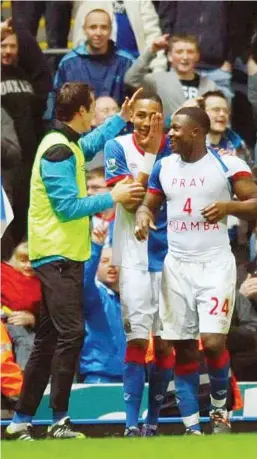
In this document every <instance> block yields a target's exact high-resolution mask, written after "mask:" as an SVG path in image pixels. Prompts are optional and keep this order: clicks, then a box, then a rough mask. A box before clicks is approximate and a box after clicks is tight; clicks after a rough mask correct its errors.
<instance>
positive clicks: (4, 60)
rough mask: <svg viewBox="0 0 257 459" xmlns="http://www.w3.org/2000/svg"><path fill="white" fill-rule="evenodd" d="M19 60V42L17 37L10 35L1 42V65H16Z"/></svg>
mask: <svg viewBox="0 0 257 459" xmlns="http://www.w3.org/2000/svg"><path fill="white" fill-rule="evenodd" d="M17 60H18V41H17V36H16V35H14V34H13V35H8V36H7V37H6V39H5V40H3V41H2V42H1V64H2V65H16V64H17Z"/></svg>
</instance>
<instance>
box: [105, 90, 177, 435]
mask: <svg viewBox="0 0 257 459" xmlns="http://www.w3.org/2000/svg"><path fill="white" fill-rule="evenodd" d="M161 113H162V103H161V99H160V98H159V97H158V96H153V97H147V96H145V95H144V94H141V95H140V96H139V97H137V98H136V101H135V103H134V106H133V110H132V118H131V121H132V122H133V124H134V128H135V132H134V133H133V134H127V135H125V136H119V137H116V139H115V140H112V141H109V142H107V144H106V146H105V152H104V154H105V171H106V182H107V184H108V185H109V186H110V185H111V184H113V183H117V182H118V181H119V180H122V179H124V177H129V180H135V181H137V182H140V183H141V184H142V185H143V186H145V187H147V182H148V178H149V175H150V173H151V171H152V168H153V165H154V163H155V161H156V160H158V159H159V158H163V157H165V156H167V155H170V153H171V149H170V141H169V139H168V138H167V136H164V135H163V123H162V115H161ZM145 151H146V152H150V153H145ZM152 153H154V154H152ZM157 153H158V154H157ZM135 212H136V207H135V206H127V205H126V206H117V207H116V216H115V224H114V233H113V264H115V265H118V266H120V298H121V305H122V312H123V321H124V328H125V331H126V336H127V350H126V357H125V366H124V378H123V380H124V400H125V404H126V430H125V435H126V436H137V435H139V429H138V416H139V409H140V404H141V399H142V395H143V390H144V382H145V358H146V352H147V347H148V341H149V338H150V334H151V333H152V334H153V335H154V348H155V363H154V364H153V365H152V366H151V370H150V373H149V403H148V417H147V420H146V424H145V425H144V426H143V429H142V432H141V434H142V435H144V436H150V435H151V436H152V435H154V434H156V432H157V420H158V415H159V411H160V407H161V405H162V401H163V398H164V396H165V394H166V389H167V386H168V383H169V381H170V379H171V367H172V366H173V355H172V353H171V352H170V350H169V348H168V347H167V346H166V349H164V346H163V342H162V341H161V339H160V329H159V315H158V309H159V291H160V278H161V271H162V266H163V261H164V258H165V255H166V253H167V248H168V244H167V216H166V205H164V206H163V208H162V209H160V211H159V212H158V215H157V218H156V225H157V230H156V231H154V233H153V234H150V238H149V241H148V242H145V243H143V244H142V243H140V242H139V241H137V239H136V237H135V234H134V232H135Z"/></svg>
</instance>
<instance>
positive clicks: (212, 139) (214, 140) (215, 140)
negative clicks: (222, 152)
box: [207, 132, 222, 145]
mask: <svg viewBox="0 0 257 459" xmlns="http://www.w3.org/2000/svg"><path fill="white" fill-rule="evenodd" d="M221 138H222V134H221V133H219V132H209V133H208V134H207V140H208V143H210V144H211V145H219V143H220V141H221Z"/></svg>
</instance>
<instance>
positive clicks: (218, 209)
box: [201, 201, 227, 223]
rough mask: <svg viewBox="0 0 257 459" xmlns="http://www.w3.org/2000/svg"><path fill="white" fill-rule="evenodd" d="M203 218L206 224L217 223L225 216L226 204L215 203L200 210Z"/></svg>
mask: <svg viewBox="0 0 257 459" xmlns="http://www.w3.org/2000/svg"><path fill="white" fill-rule="evenodd" d="M201 214H202V216H203V218H205V220H206V221H207V222H208V223H217V222H218V221H220V220H222V218H224V217H225V216H226V215H227V202H226V201H217V202H214V203H212V204H210V205H209V206H207V207H205V208H204V209H202V210H201Z"/></svg>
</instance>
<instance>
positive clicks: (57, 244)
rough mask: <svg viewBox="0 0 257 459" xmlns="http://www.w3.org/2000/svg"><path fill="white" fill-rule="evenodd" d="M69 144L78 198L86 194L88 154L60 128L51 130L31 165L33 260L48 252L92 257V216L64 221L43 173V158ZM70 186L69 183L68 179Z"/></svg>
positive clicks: (82, 258) (74, 257) (77, 258)
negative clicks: (56, 147)
mask: <svg viewBox="0 0 257 459" xmlns="http://www.w3.org/2000/svg"><path fill="white" fill-rule="evenodd" d="M59 144H63V145H66V146H68V147H69V148H70V149H71V150H72V151H73V153H74V156H75V159H76V181H77V187H78V198H84V197H86V196H87V188H86V179H85V158H84V155H83V152H82V151H81V149H80V148H79V147H78V145H76V144H75V143H73V142H69V140H68V139H67V138H66V137H65V136H64V134H62V133H60V132H54V131H52V132H50V133H49V134H47V135H46V136H45V137H44V138H43V140H42V142H41V143H40V145H39V147H38V150H37V153H36V157H35V162H34V165H33V169H32V176H31V185H30V206H29V216H28V243H29V258H30V260H39V259H40V258H44V257H49V256H63V257H65V258H68V259H70V260H74V261H86V260H88V258H89V257H90V249H91V245H90V235H89V218H88V217H83V218H80V219H77V220H71V221H68V222H62V221H60V220H59V218H58V216H57V215H56V213H55V212H54V209H53V207H52V205H51V201H50V199H49V196H48V195H47V191H46V188H45V185H44V183H43V180H42V178H41V175H40V160H41V157H42V156H43V154H44V153H45V152H46V151H47V150H48V149H49V148H51V147H53V146H54V145H59ZM67 186H69V184H68V183H67Z"/></svg>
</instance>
